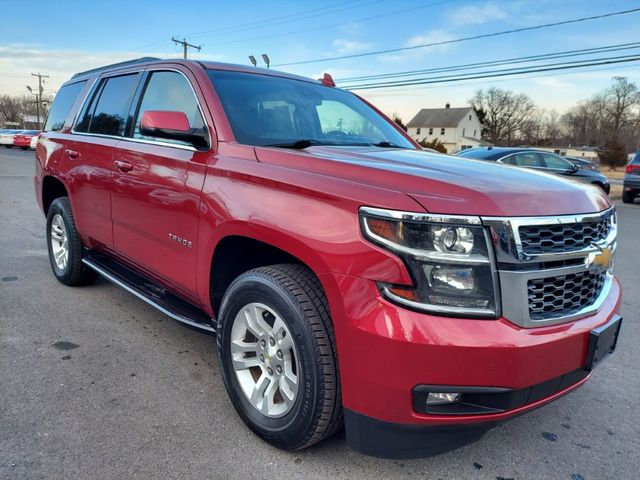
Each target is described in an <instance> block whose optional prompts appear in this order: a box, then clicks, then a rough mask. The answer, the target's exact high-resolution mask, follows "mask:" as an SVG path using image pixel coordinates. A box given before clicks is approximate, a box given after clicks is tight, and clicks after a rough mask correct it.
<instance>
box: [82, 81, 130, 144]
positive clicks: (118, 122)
mask: <svg viewBox="0 0 640 480" xmlns="http://www.w3.org/2000/svg"><path fill="white" fill-rule="evenodd" d="M139 79H140V74H138V73H135V74H131V75H120V76H117V77H109V78H107V79H105V80H103V81H102V83H101V85H100V87H99V89H98V90H97V91H96V94H95V95H94V97H93V98H92V100H91V103H90V104H89V106H88V108H87V109H86V110H85V111H84V114H83V116H82V118H81V119H80V122H79V123H78V125H77V126H76V131H79V132H89V133H99V134H101V135H115V136H119V137H121V136H123V135H124V134H125V128H126V126H127V120H128V115H129V108H130V107H131V101H132V100H133V96H134V94H135V91H136V87H137V86H138V81H139Z"/></svg>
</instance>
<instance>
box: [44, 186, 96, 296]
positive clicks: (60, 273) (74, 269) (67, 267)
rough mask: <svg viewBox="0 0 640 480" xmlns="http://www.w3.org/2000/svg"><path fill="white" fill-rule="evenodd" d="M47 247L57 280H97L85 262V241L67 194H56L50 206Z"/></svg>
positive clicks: (73, 282)
mask: <svg viewBox="0 0 640 480" xmlns="http://www.w3.org/2000/svg"><path fill="white" fill-rule="evenodd" d="M47 247H48V250H49V261H50V262H51V269H52V270H53V274H54V275H55V277H56V278H57V279H58V281H60V282H62V283H64V284H65V285H69V286H76V285H87V284H90V283H93V282H94V281H95V279H96V277H97V274H96V272H95V271H93V270H91V269H90V268H89V267H87V266H86V265H85V264H84V263H82V241H81V240H80V235H79V234H78V230H77V229H76V225H75V222H74V220H73V213H72V212H71V203H70V202H69V198H68V197H58V198H56V199H55V200H54V201H53V203H51V206H50V207H49V211H48V212H47Z"/></svg>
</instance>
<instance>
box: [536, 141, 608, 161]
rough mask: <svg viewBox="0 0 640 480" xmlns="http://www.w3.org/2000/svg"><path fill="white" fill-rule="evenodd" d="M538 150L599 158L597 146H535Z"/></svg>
mask: <svg viewBox="0 0 640 480" xmlns="http://www.w3.org/2000/svg"><path fill="white" fill-rule="evenodd" d="M534 148H536V149H538V150H545V151H547V152H553V153H557V154H558V155H562V156H563V157H583V158H585V159H586V160H591V161H594V160H598V149H597V148H596V147H572V146H571V145H569V146H568V147H534Z"/></svg>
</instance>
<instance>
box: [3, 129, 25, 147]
mask: <svg viewBox="0 0 640 480" xmlns="http://www.w3.org/2000/svg"><path fill="white" fill-rule="evenodd" d="M23 131H24V130H13V129H7V130H3V131H2V132H0V145H4V146H5V147H7V148H11V147H13V137H15V136H16V134H18V133H20V132H23Z"/></svg>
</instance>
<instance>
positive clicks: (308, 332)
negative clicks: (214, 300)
mask: <svg viewBox="0 0 640 480" xmlns="http://www.w3.org/2000/svg"><path fill="white" fill-rule="evenodd" d="M238 325H240V327H239V326H238ZM245 332H246V333H245ZM287 339H288V343H287V346H284V343H285V341H287ZM217 342H218V358H219V362H220V368H221V370H222V378H223V380H224V384H225V387H226V389H227V393H228V394H229V397H230V399H231V402H232V404H233V406H234V407H235V409H236V410H237V412H238V414H239V415H240V417H241V418H242V420H243V421H244V422H245V424H246V425H247V426H248V427H249V428H250V429H251V430H252V431H253V432H254V433H255V434H256V435H258V436H259V437H261V438H262V439H264V440H266V441H267V442H269V443H271V444H272V445H274V446H276V447H278V448H281V449H283V450H301V449H303V448H306V447H309V446H311V445H313V444H314V443H316V442H319V441H321V440H323V439H324V438H326V437H328V436H330V435H332V434H333V433H335V432H336V431H337V430H338V429H339V428H341V427H342V422H343V417H342V400H341V393H340V382H339V378H338V361H337V354H336V347H335V337H334V332H333V324H332V322H331V318H330V316H329V308H328V305H327V300H326V297H325V296H324V293H323V291H322V286H321V285H320V281H319V280H318V278H317V277H316V276H315V275H314V274H313V273H312V272H311V271H310V270H308V269H307V268H305V267H303V266H301V265H288V264H283V265H273V266H270V267H261V268H256V269H254V270H250V271H248V272H245V273H243V274H242V275H240V276H239V277H238V278H237V279H236V280H234V282H233V283H232V284H231V286H229V288H228V289H227V291H226V293H225V295H224V298H223V300H222V306H221V307H220V315H219V317H218V328H217ZM263 342H264V343H263ZM272 342H273V343H272ZM281 342H282V343H281ZM270 345H272V347H270ZM280 348H282V350H280ZM283 352H284V353H283ZM263 354H264V355H263ZM279 359H284V361H286V360H287V359H288V360H289V364H288V365H285V364H284V363H279V362H281V361H282V360H279ZM285 363H286V362H285ZM276 370H277V371H276ZM269 372H271V373H269ZM274 372H275V373H274ZM277 372H281V373H280V375H279V374H278V373H277ZM287 372H290V373H291V372H293V373H295V375H289V376H287ZM249 374H250V375H249ZM294 376H295V383H293V381H292V378H293V377H294ZM285 377H287V378H285ZM263 385H266V386H263ZM289 385H294V387H293V388H291V387H290V386H289ZM256 392H257V393H256ZM285 396H286V399H285Z"/></svg>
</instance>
